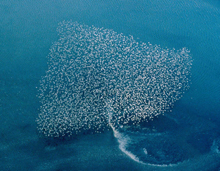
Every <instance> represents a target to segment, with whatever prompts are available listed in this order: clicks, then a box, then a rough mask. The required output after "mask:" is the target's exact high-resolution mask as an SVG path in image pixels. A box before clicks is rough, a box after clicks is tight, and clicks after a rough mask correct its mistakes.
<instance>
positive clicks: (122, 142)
mask: <svg viewBox="0 0 220 171" xmlns="http://www.w3.org/2000/svg"><path fill="white" fill-rule="evenodd" d="M107 109H108V110H107V112H108V123H109V126H110V127H111V128H112V131H113V133H114V137H115V138H116V139H117V140H118V143H119V149H120V150H121V151H122V152H123V153H125V154H126V155H128V156H129V157H130V158H131V159H133V160H134V161H136V162H138V163H141V164H146V163H144V162H142V161H140V160H139V158H138V157H137V156H135V155H134V154H133V153H131V152H129V151H127V150H126V146H127V143H128V142H129V141H130V138H129V137H128V136H124V135H123V134H122V133H120V132H119V131H117V130H116V129H115V128H114V126H113V125H112V123H111V119H112V110H111V106H110V102H109V103H107Z"/></svg>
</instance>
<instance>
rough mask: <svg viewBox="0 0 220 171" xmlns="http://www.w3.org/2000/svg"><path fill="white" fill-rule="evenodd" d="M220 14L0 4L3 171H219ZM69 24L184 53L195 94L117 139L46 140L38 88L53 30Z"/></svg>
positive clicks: (182, 6)
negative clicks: (184, 50) (187, 55)
mask: <svg viewBox="0 0 220 171" xmlns="http://www.w3.org/2000/svg"><path fill="white" fill-rule="evenodd" d="M219 8H220V6H219V3H218V2H217V1H214V0H213V1H209V2H207V1H199V0H194V1H181V0H177V1H175V2H174V1H171V0H166V1H155V0H151V1H144V0H142V1H138V2H137V1H132V0H128V1H96V2H92V1H89V0H87V1H86V0H85V1H68V0H67V1H59V0H56V1H55V0H54V1H47V0H46V1H30V2H29V1H25V0H21V1H18V0H13V1H7V0H5V1H4V0H2V1H1V2H0V16H2V17H1V18H0V21H1V22H0V23H1V29H0V30H1V31H0V47H1V48H0V52H1V53H0V54H1V56H0V71H1V72H0V114H1V117H0V121H1V126H0V133H1V134H0V135H1V141H0V151H1V152H0V159H1V160H0V167H1V170H51V171H53V170H146V169H151V170H205V171H206V170H219V169H220V154H219V151H220V149H219V148H220V147H219V144H220V140H219V138H220V136H219V135H220V129H219V124H220V115H219V114H220V108H219V102H220V100H219V97H220V79H219V75H220V69H219V68H220V58H219V52H220V47H219V44H220V39H219V31H220V27H219V23H220V17H219V16H220V11H219ZM69 19H71V20H73V21H78V22H80V23H84V24H87V25H90V26H91V25H94V26H96V27H104V28H109V29H113V30H114V31H117V32H118V33H124V34H125V35H133V36H134V38H135V39H136V40H138V41H143V42H150V43H152V44H158V45H160V46H161V47H163V48H166V47H168V48H176V49H179V48H182V47H187V48H188V49H189V50H190V51H191V55H192V57H193V60H194V61H193V66H192V78H191V79H192V84H191V86H190V89H189V90H188V91H187V92H186V93H185V94H184V96H183V98H182V99H181V100H180V101H178V102H176V103H175V105H174V108H173V111H172V112H171V113H166V114H165V116H163V117H159V118H158V119H156V120H154V121H153V122H150V123H143V124H142V125H140V126H135V127H131V126H127V127H123V128H120V129H118V130H117V131H118V132H117V133H118V135H115V134H114V132H113V131H111V130H109V131H107V132H105V133H102V134H95V135H80V136H78V137H75V138H73V139H71V140H63V141H52V142H51V141H46V140H45V139H43V138H40V137H39V136H38V133H37V129H36V126H37V125H36V123H35V119H36V118H37V115H38V113H39V110H38V109H39V106H40V104H39V99H38V98H37V97H36V95H37V89H36V87H39V80H40V79H41V76H44V75H45V71H46V70H47V59H46V56H47V55H48V53H49V49H50V46H51V44H52V42H54V41H56V40H57V33H56V28H57V24H58V23H59V22H61V21H63V20H69ZM115 137H116V138H115ZM132 157H133V159H132ZM135 160H136V161H135ZM138 161H139V162H138Z"/></svg>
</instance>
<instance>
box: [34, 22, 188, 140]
mask: <svg viewBox="0 0 220 171" xmlns="http://www.w3.org/2000/svg"><path fill="white" fill-rule="evenodd" d="M57 31H58V35H59V39H58V41H56V42H55V43H53V45H52V46H51V48H50V53H49V55H48V70H47V71H46V74H45V76H43V77H42V78H41V80H40V86H39V89H38V90H39V93H38V97H39V99H40V103H41V106H40V109H39V111H40V112H39V116H38V118H37V119H36V122H37V125H38V131H39V133H40V134H42V135H44V136H46V137H64V136H71V135H76V134H79V133H81V132H85V131H90V132H92V133H95V132H102V131H103V130H105V129H106V128H108V127H109V120H110V122H111V124H112V125H114V126H115V127H117V126H120V125H125V124H130V123H131V124H138V123H140V122H141V121H145V120H152V119H153V118H154V117H156V116H158V115H161V114H164V112H166V111H169V110H171V108H172V107H173V105H174V103H175V101H177V100H179V99H180V98H181V97H182V95H183V93H184V92H185V91H186V90H187V89H188V88H189V85H190V70H191V65H192V58H191V56H190V55H189V50H187V49H186V48H182V49H180V50H175V49H167V48H166V49H163V48H161V47H160V46H157V45H152V44H150V43H142V42H137V41H135V40H134V38H133V37H132V36H125V35H123V34H118V33H116V32H114V31H113V30H110V29H104V28H97V27H95V26H91V27H90V26H87V25H83V24H79V23H77V22H72V21H63V22H61V23H59V26H58V28H57ZM109 104H110V108H111V113H112V115H111V119H109V116H108V111H107V110H109Z"/></svg>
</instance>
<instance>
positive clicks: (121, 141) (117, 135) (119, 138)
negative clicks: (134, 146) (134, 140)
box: [106, 101, 181, 167]
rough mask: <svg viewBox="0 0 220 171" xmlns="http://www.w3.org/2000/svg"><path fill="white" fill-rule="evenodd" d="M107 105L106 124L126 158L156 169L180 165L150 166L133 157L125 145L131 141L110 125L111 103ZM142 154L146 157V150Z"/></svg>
mask: <svg viewBox="0 0 220 171" xmlns="http://www.w3.org/2000/svg"><path fill="white" fill-rule="evenodd" d="M106 105H107V115H108V123H109V126H110V127H111V128H112V131H113V133H114V137H115V138H116V139H117V141H118V143H119V149H120V150H121V151H122V152H123V153H125V154H126V155H127V156H129V157H130V158H131V159H132V160H134V161H136V162H138V163H140V164H144V165H148V166H157V167H172V166H177V165H178V164H180V163H181V162H180V163H176V164H151V163H144V162H142V161H141V160H140V159H139V158H138V157H137V156H136V155H134V154H133V153H131V152H130V151H128V150H127V148H126V147H127V145H128V143H129V142H131V139H130V138H129V137H128V136H126V135H124V134H123V133H120V132H119V131H117V130H116V129H115V127H114V126H113V124H112V122H111V121H112V120H111V119H112V108H111V101H109V102H107V103H106ZM143 150H144V153H145V154H146V155H148V152H147V150H146V149H145V148H144V149H143Z"/></svg>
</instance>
